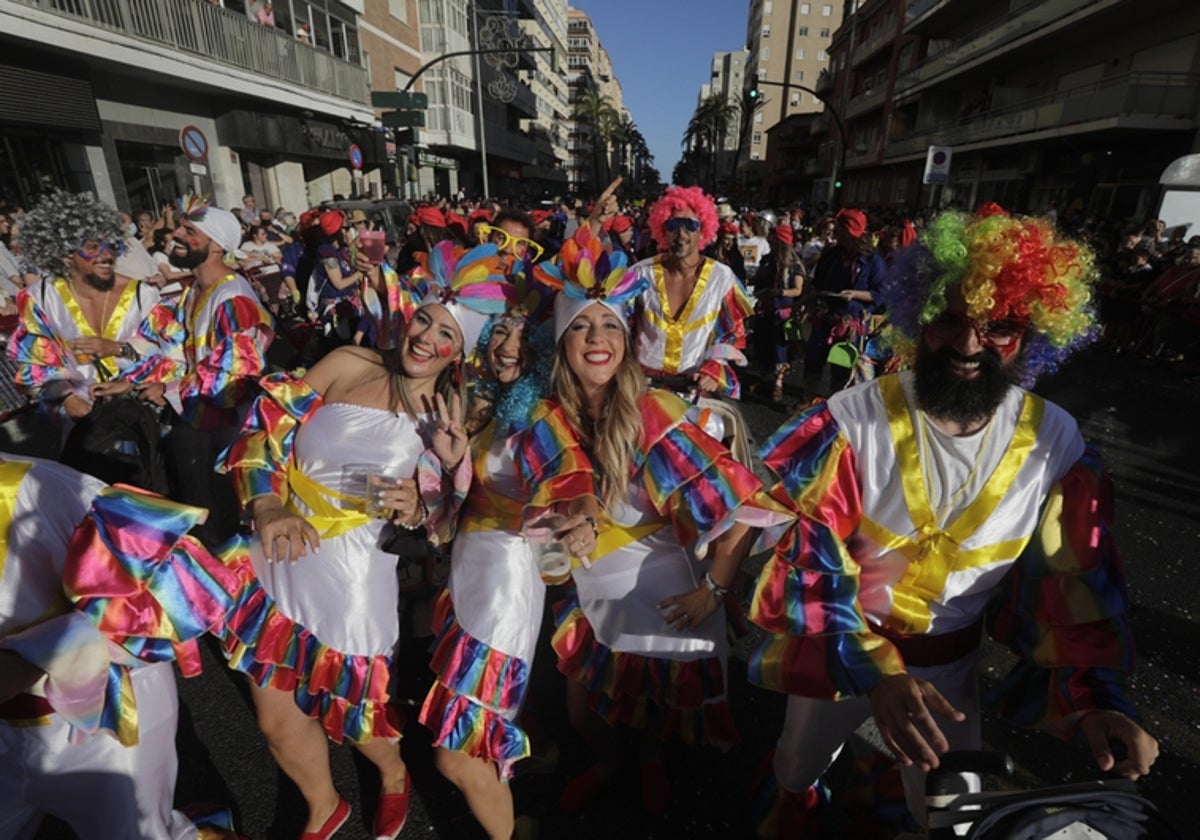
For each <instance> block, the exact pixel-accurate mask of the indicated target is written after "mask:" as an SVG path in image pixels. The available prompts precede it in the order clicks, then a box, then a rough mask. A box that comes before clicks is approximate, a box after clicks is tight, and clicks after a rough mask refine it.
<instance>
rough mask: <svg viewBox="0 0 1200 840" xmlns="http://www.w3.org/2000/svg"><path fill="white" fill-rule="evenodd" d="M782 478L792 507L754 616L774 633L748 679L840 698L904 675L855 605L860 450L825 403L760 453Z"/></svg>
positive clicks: (777, 494) (781, 495)
mask: <svg viewBox="0 0 1200 840" xmlns="http://www.w3.org/2000/svg"><path fill="white" fill-rule="evenodd" d="M760 454H761V456H762V458H763V461H764V462H765V463H766V464H767V465H768V466H769V467H771V468H772V469H773V470H775V472H776V473H777V474H778V475H779V477H780V482H779V484H778V485H777V486H776V487H775V488H774V490H773V491H772V496H773V497H774V498H776V499H778V500H780V501H784V502H787V503H788V504H789V506H790V507H791V508H792V509H793V510H794V511H795V512H796V514H797V515H798V517H799V518H798V519H797V521H796V524H795V525H793V526H792V528H791V529H790V530H789V531H788V532H787V533H786V534H784V536H783V537H782V539H781V540H780V541H779V543H778V545H777V546H776V547H775V552H774V554H773V556H772V557H771V559H770V560H769V561H767V564H766V566H764V567H763V570H762V574H761V575H760V576H759V579H758V585H757V587H756V589H755V593H754V598H753V600H752V602H751V605H750V620H751V621H753V622H754V623H755V624H757V625H758V626H760V627H762V628H763V629H764V630H766V631H767V633H769V634H770V635H769V636H768V638H767V639H766V641H765V642H764V643H763V644H762V645H760V646H759V648H758V649H757V650H755V651H754V652H753V653H752V654H751V658H750V663H749V675H750V679H751V680H752V681H753V682H755V683H757V684H759V685H761V686H763V687H765V688H772V689H775V690H777V691H785V692H787V693H789V694H798V695H802V696H806V697H817V698H822V699H828V700H839V699H843V698H846V697H854V696H858V695H862V694H866V693H867V692H868V691H870V690H871V688H872V687H874V685H875V683H877V682H878V681H879V680H880V679H882V678H883V677H885V676H889V675H891V674H899V673H903V672H904V663H903V662H902V661H901V659H900V655H899V654H898V653H897V651H896V649H895V647H894V646H893V645H892V644H891V643H890V642H888V641H887V640H885V639H883V638H882V637H881V636H878V635H876V634H875V633H872V632H871V631H870V630H869V628H868V626H867V621H866V617H865V616H864V614H863V611H862V608H861V606H860V605H859V603H858V594H859V576H860V569H859V566H858V563H856V562H855V560H854V558H853V557H852V556H851V555H850V552H849V550H848V549H847V547H846V540H847V539H848V538H849V537H850V535H851V534H853V533H854V531H855V530H856V529H857V527H858V522H859V521H860V519H861V518H862V508H861V495H860V491H859V485H858V475H857V471H856V469H855V461H854V453H853V451H852V450H851V449H850V447H849V446H848V445H847V442H846V438H845V437H844V436H843V435H842V434H841V433H840V431H839V430H838V427H837V423H836V421H835V420H834V419H833V417H832V416H831V415H830V414H829V411H828V409H827V408H826V407H825V406H824V405H823V404H822V405H820V406H817V407H815V408H812V409H809V410H808V411H806V412H802V413H801V414H799V415H797V416H796V417H794V418H792V419H791V420H790V421H789V422H788V423H786V424H784V426H783V427H782V428H781V429H780V430H779V431H778V432H776V433H775V434H774V435H773V436H772V437H771V439H770V440H768V441H767V443H766V445H765V446H764V447H763V449H762V452H761V453H760Z"/></svg>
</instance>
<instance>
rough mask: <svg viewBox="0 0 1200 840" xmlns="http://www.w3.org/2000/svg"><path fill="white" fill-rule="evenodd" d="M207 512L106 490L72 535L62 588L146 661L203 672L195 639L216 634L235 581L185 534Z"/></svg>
mask: <svg viewBox="0 0 1200 840" xmlns="http://www.w3.org/2000/svg"><path fill="white" fill-rule="evenodd" d="M205 515H206V512H205V511H204V510H203V509H202V508H195V507H189V506H187V505H181V504H178V503H176V502H172V501H168V500H167V499H163V498H160V497H158V496H153V495H150V494H147V493H141V492H135V491H131V490H125V489H121V488H109V489H106V490H104V491H103V492H101V493H100V494H99V495H98V496H97V497H96V499H95V500H94V501H93V502H92V508H91V511H90V512H89V514H88V516H87V517H86V518H85V519H84V520H83V522H82V523H80V525H79V527H78V528H77V529H76V530H75V534H74V536H73V537H72V538H71V545H70V548H69V550H68V552H67V562H66V565H65V567H64V569H63V589H64V590H65V591H66V593H67V595H68V596H69V597H70V598H71V600H72V602H73V603H74V605H75V608H76V609H78V610H79V611H80V612H82V613H83V614H84V615H86V616H87V617H88V619H89V620H90V621H91V622H92V624H93V625H95V627H96V628H97V629H98V630H99V631H100V632H101V633H103V634H104V635H105V637H107V638H108V639H110V640H112V641H113V642H115V643H116V644H118V645H121V646H122V647H123V648H124V649H125V650H126V651H127V652H129V653H130V654H131V655H133V656H135V657H137V658H138V659H140V660H142V661H143V662H169V661H172V660H177V661H178V663H179V668H180V670H181V671H182V672H183V674H184V676H189V677H190V676H195V675H196V674H199V673H200V670H201V667H200V653H199V649H198V647H197V645H196V639H197V638H199V637H200V636H202V635H204V634H205V633H207V632H218V631H219V630H220V627H221V625H222V624H223V622H224V618H225V613H226V612H227V611H228V610H229V608H230V606H231V605H232V604H233V599H234V596H235V595H236V594H237V592H238V591H239V590H240V588H241V583H240V581H239V578H238V576H237V575H236V574H235V573H234V572H233V571H232V570H230V569H228V568H226V566H225V565H224V564H223V563H222V562H221V561H220V560H218V559H217V558H216V557H213V556H212V555H211V554H209V552H208V551H207V549H205V548H204V546H203V545H201V544H200V543H199V542H198V541H197V540H195V539H193V538H192V537H189V536H186V535H187V532H188V531H189V530H190V529H191V528H192V527H193V526H194V525H196V524H197V523H198V522H200V521H202V520H203V519H204V517H205Z"/></svg>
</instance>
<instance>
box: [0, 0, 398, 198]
mask: <svg viewBox="0 0 1200 840" xmlns="http://www.w3.org/2000/svg"><path fill="white" fill-rule="evenodd" d="M363 7H364V0H277V2H275V4H274V14H275V18H274V21H275V23H274V26H273V27H269V26H266V25H263V24H262V23H259V22H258V20H257V19H256V17H255V16H256V13H257V11H258V8H259V0H223V5H214V4H212V3H209V2H207V0H174V2H170V3H98V2H85V0H0V50H2V57H0V73H2V74H3V76H4V78H5V84H4V85H2V86H0V193H2V194H4V195H6V196H8V197H10V198H11V199H12V200H15V201H17V202H20V203H22V204H28V203H30V202H31V201H32V200H33V199H34V197H35V196H36V195H38V194H39V193H41V192H42V191H43V190H45V189H46V188H48V187H50V186H61V187H64V188H67V189H72V190H82V189H91V190H94V191H96V193H97V194H98V195H99V196H100V197H102V198H103V199H105V200H107V201H109V202H111V203H113V204H114V205H116V206H118V207H122V208H127V209H132V210H140V209H149V208H157V207H159V206H161V204H162V202H164V201H167V200H169V199H171V198H173V197H174V196H177V195H180V194H181V193H184V192H187V191H188V190H197V191H200V192H203V193H208V194H211V195H212V196H213V197H214V200H215V201H216V202H217V203H218V204H221V205H224V206H240V204H241V198H242V195H243V194H245V193H247V192H252V193H253V194H255V196H256V198H257V199H258V202H259V206H262V207H276V206H284V207H289V208H293V209H295V208H303V207H306V206H308V205H310V204H312V203H315V202H318V201H321V200H323V199H326V198H330V197H332V196H333V195H334V194H335V193H345V194H349V193H350V191H351V189H352V187H353V178H352V169H351V165H350V160H349V154H350V147H351V146H352V145H354V146H358V147H359V149H361V151H362V153H363V157H364V163H363V170H362V184H363V185H364V189H371V188H373V189H375V190H376V191H379V190H380V189H382V181H383V174H384V171H385V169H386V165H387V160H386V149H385V145H384V138H383V135H382V133H381V132H379V131H378V130H377V129H376V128H375V127H374V126H373V125H372V122H373V120H374V116H375V115H374V113H373V112H372V110H371V107H370V105H369V90H370V86H369V81H368V75H367V71H366V69H365V68H364V65H363V47H362V33H361V32H360V29H359V19H360V16H361V15H362V14H363V11H364V8H363ZM185 135H186V137H187V138H189V140H190V142H189V143H188V148H187V151H185V149H184V147H183V143H182V140H183V139H184V137H185Z"/></svg>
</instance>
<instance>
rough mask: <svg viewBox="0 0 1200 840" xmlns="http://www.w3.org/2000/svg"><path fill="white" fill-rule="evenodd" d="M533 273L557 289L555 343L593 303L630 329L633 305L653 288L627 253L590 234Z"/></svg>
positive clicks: (566, 246) (569, 242) (573, 241)
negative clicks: (605, 243) (636, 270)
mask: <svg viewBox="0 0 1200 840" xmlns="http://www.w3.org/2000/svg"><path fill="white" fill-rule="evenodd" d="M714 218H715V216H714ZM534 272H535V275H536V276H537V278H538V280H539V281H541V282H542V283H544V284H546V285H548V286H550V287H551V288H555V289H558V296H557V297H556V298H555V300H554V343H555V344H557V343H558V342H559V340H560V339H561V338H562V336H563V333H565V332H566V331H567V327H569V326H570V325H571V322H572V321H574V320H575V318H576V316H577V315H579V313H580V312H582V311H583V310H584V309H587V307H589V306H590V305H591V304H593V303H599V304H602V305H603V306H605V307H607V308H608V309H609V310H610V311H611V312H612V313H613V314H615V315H616V316H617V317H618V318H620V319H621V323H622V324H623V325H624V326H625V328H626V329H628V328H629V321H630V318H631V317H632V314H633V306H634V302H635V301H636V300H637V297H638V295H640V294H641V293H642V292H644V291H645V290H646V289H648V288H650V281H649V280H647V279H646V278H645V277H642V276H641V275H639V274H638V273H637V272H635V271H633V270H631V269H630V268H629V264H628V260H627V259H626V257H625V252H624V251H622V250H620V249H619V248H618V249H605V248H604V246H603V244H602V243H601V241H600V239H598V238H597V237H595V236H591V235H589V234H587V233H584V234H582V235H579V234H577V235H576V236H575V237H573V238H571V239H568V240H567V241H566V242H564V243H563V246H562V249H561V250H560V251H559V252H558V257H557V264H555V263H551V264H547V263H538V264H537V265H536V266H534Z"/></svg>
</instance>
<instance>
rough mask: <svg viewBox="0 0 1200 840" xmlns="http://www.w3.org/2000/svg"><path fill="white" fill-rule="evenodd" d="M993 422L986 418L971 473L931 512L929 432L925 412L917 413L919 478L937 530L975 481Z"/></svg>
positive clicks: (994, 418) (990, 434) (992, 419)
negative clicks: (935, 521) (985, 424)
mask: <svg viewBox="0 0 1200 840" xmlns="http://www.w3.org/2000/svg"><path fill="white" fill-rule="evenodd" d="M995 420H996V417H995V415H993V416H992V417H990V418H988V423H987V426H986V427H984V430H983V437H982V438H981V439H980V441H979V451H978V452H976V453H975V463H973V464H971V471H970V472H968V473H967V477H966V478H965V479H963V483H962V484H961V485H959V487H958V489H957V490H955V491H954V492H953V493H952V494H951V495H950V498H949V499H947V500H946V501H945V502H944V503H942V504H940V505H938V507H937V509H936V510H933V499H932V498H930V493H929V490H930V486H931V483H932V482H930V480H929V468H930V467H931V464H930V461H931V460H932V455H931V454H930V445H929V440H928V437H927V436H928V434H929V432H928V430H927V429H926V428H925V424H926V422H927V421H926V419H925V412H923V411H920V410H918V411H917V439H918V446H919V447H920V458H921V471H922V473H923V475H922V476H921V478H922V480H923V481H924V482H925V498H926V500H927V501H928V502H929V507H930V509H931V510H932V512H933V514H934V516H935V517H936V518H937V523H936V524H937V526H938V527H939V528H941V527H943V526H942V522H943V520H944V519H945V518H946V515H947V514H948V513H949V512H950V511H952V510H954V509H955V507H957V506H958V504H959V503H960V502H961V501H962V499H963V496H964V494H965V493H966V492H967V489H968V488H969V487H970V486H971V484H972V483H973V482H974V481H975V476H976V475H977V474H978V472H979V468H980V466H982V464H983V457H984V454H985V453H986V452H987V449H988V440H990V439H991V436H992V429H993V428H995V426H996V423H995Z"/></svg>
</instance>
